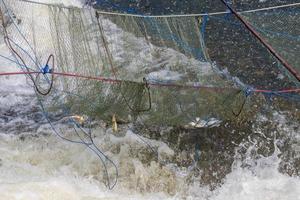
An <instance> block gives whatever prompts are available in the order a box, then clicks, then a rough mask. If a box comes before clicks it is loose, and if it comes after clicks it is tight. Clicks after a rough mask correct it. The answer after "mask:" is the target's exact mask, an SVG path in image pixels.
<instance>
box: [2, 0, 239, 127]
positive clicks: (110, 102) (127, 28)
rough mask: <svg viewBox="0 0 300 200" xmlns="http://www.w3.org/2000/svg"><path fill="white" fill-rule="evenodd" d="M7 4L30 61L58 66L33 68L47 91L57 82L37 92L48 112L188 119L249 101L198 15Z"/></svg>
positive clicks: (16, 40)
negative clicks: (210, 54) (213, 53)
mask: <svg viewBox="0 0 300 200" xmlns="http://www.w3.org/2000/svg"><path fill="white" fill-rule="evenodd" d="M7 5H9V8H7V9H9V10H10V11H9V12H11V13H18V15H16V16H15V19H16V20H18V19H20V20H21V21H19V24H17V25H16V24H13V25H11V26H8V27H7V30H8V32H9V34H8V35H9V40H11V45H12V46H13V48H14V49H16V51H17V52H18V54H19V55H20V57H21V58H22V59H23V60H24V61H25V63H26V67H29V66H30V67H31V68H34V70H38V71H41V70H43V68H44V66H45V65H46V64H47V66H48V67H49V69H51V68H53V70H54V72H55V73H53V74H51V73H45V72H44V73H43V74H38V75H37V76H35V75H31V76H32V77H31V79H33V80H34V83H35V85H36V87H37V88H38V89H39V91H41V92H42V93H46V92H47V91H48V89H49V87H50V86H52V89H51V92H50V94H49V95H47V96H43V95H39V98H40V100H41V102H42V103H43V104H44V109H45V111H46V113H48V114H49V116H59V118H64V117H70V116H74V115H80V116H83V115H86V116H89V118H93V119H102V120H106V121H110V120H111V118H112V116H114V115H115V116H116V117H117V120H118V121H122V122H127V123H129V122H137V121H139V122H143V123H146V124H149V125H166V126H168V125H169V126H179V125H182V126H188V125H190V124H197V121H200V119H208V118H216V119H220V120H222V119H229V118H232V117H234V115H233V114H232V110H237V111H236V112H238V110H239V109H240V107H241V106H242V105H243V103H244V101H245V96H244V94H243V92H241V90H240V89H239V88H238V87H237V86H236V85H234V83H233V82H232V81H228V80H226V79H224V78H222V77H221V76H220V75H219V74H218V73H216V71H215V70H217V67H216V66H214V65H212V64H211V63H210V62H208V61H207V58H206V53H205V46H204V42H203V38H202V35H201V32H200V28H201V26H200V25H201V21H200V19H199V18H195V17H183V18H178V17H174V18H173V17H170V18H146V17H132V16H118V15H106V14H95V12H94V10H90V9H78V8H63V7H60V6H52V5H40V4H32V3H27V2H22V1H13V2H11V1H6V4H4V6H6V7H7ZM24 11H26V12H24ZM14 23H15V22H14ZM16 28H18V29H19V30H20V33H22V35H23V36H24V38H22V37H21V36H20V33H19V32H18V31H16V30H15V29H16ZM16 33H18V34H16ZM25 38H26V40H25ZM25 42H26V43H28V44H26V43H25ZM198 47H200V48H198ZM49 55H53V57H51V58H49ZM53 58H54V59H53ZM54 60H55V61H54ZM47 61H48V62H47ZM19 62H20V61H19ZM24 65H25V64H24ZM44 70H45V69H44ZM65 73H66V74H65ZM78 76H80V77H78ZM99 77H102V78H99Z"/></svg>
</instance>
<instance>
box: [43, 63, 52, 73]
mask: <svg viewBox="0 0 300 200" xmlns="http://www.w3.org/2000/svg"><path fill="white" fill-rule="evenodd" d="M41 72H42V74H50V73H52V69H51V68H50V67H49V65H48V64H46V65H45V67H43V68H42V70H41Z"/></svg>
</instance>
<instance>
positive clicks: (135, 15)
mask: <svg viewBox="0 0 300 200" xmlns="http://www.w3.org/2000/svg"><path fill="white" fill-rule="evenodd" d="M18 1H22V2H27V3H33V4H40V5H45V6H54V7H59V8H65V9H70V8H79V7H76V6H64V5H63V4H50V3H43V2H36V1H31V0H18ZM299 5H300V2H299V3H292V4H285V5H280V6H271V7H266V8H259V9H252V10H245V11H240V12H238V13H240V14H242V13H252V12H259V11H267V10H273V9H279V8H287V7H293V6H299ZM89 9H90V8H89ZM97 12H99V13H100V14H107V15H118V16H132V17H149V18H170V17H200V16H206V15H209V16H213V15H223V14H227V13H230V12H228V11H223V12H212V13H198V14H182V15H138V14H126V13H115V12H106V11H99V10H98V11H97Z"/></svg>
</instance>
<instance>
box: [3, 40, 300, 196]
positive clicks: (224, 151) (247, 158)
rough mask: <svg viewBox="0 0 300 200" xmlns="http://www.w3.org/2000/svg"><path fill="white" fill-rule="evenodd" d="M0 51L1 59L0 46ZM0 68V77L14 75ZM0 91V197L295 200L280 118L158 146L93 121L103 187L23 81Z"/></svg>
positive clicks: (183, 135) (295, 124) (293, 170)
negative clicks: (111, 176)
mask: <svg viewBox="0 0 300 200" xmlns="http://www.w3.org/2000/svg"><path fill="white" fill-rule="evenodd" d="M0 53H1V55H5V56H7V57H10V54H9V51H8V50H7V48H6V46H5V45H4V43H3V42H1V44H0ZM0 63H1V68H0V72H9V71H16V70H18V68H17V67H15V66H14V64H13V63H11V62H10V61H7V60H5V59H2V58H1V59H0ZM0 85H1V87H0V194H1V195H0V199H3V200H8V199H9V200H29V199H30V200H40V199H41V200H50V199H51V200H52V199H55V200H56V199H57V200H76V199H80V200H96V199H200V200H202V199H203V200H204V199H209V200H227V199H228V200H229V199H230V200H232V199H233V200H248V199H249V200H250V199H257V200H277V199H278V200H297V199H299V200H300V190H299V188H300V178H299V176H300V134H299V133H300V127H299V121H297V120H296V119H297V118H296V119H293V118H292V117H290V113H289V112H279V111H274V112H273V113H272V114H271V115H263V114H259V115H258V116H257V119H256V121H255V122H254V123H253V124H251V125H249V126H247V131H244V130H235V131H233V130H234V129H233V130H232V131H228V130H227V131H225V130H226V127H225V128H223V129H216V130H212V131H210V130H209V131H203V130H202V131H201V130H195V131H192V132H186V131H184V130H177V131H174V130H164V131H163V132H161V133H160V134H161V135H163V137H162V138H165V139H155V137H151V138H152V139H147V138H146V137H143V136H140V135H146V134H145V133H143V132H141V133H138V134H136V133H134V132H133V131H131V130H129V129H128V128H127V127H126V126H125V127H121V130H120V132H119V133H117V134H116V133H113V132H112V130H111V128H110V127H109V126H103V125H101V124H100V125H99V126H97V127H95V128H94V130H93V133H94V137H95V139H94V140H95V143H96V144H97V145H99V146H101V148H102V149H104V151H105V152H106V154H107V155H108V156H109V157H110V158H111V159H112V160H113V161H114V162H115V163H116V164H117V166H118V171H119V179H118V184H117V186H116V187H115V188H114V189H113V190H108V189H107V188H106V187H105V185H104V183H103V182H104V181H103V180H104V175H103V166H102V165H101V163H100V161H99V159H98V158H97V157H96V156H95V155H94V154H92V153H91V152H90V151H89V150H88V149H87V148H86V147H84V146H81V145H76V144H72V143H68V142H65V141H62V140H60V139H59V138H58V137H57V136H56V135H55V134H54V133H53V131H52V130H51V127H50V126H49V124H47V123H46V121H45V120H44V117H43V114H42V113H41V110H40V108H39V106H38V104H37V100H36V98H35V94H34V90H33V88H32V87H31V86H30V85H31V83H30V82H29V81H28V80H27V79H26V78H25V77H23V76H9V77H0ZM295 112H297V110H296V111H295ZM62 126H63V124H62ZM245 132H247V133H245ZM69 134H70V135H72V132H71V131H70V133H69ZM227 134H230V137H229V136H228V135H227ZM245 135H246V136H245ZM240 136H243V137H240ZM71 137H72V136H71ZM170 138H171V139H170ZM232 138H234V139H232ZM237 138H240V139H237ZM194 140H197V141H198V142H195V141H194ZM145 141H146V143H145ZM149 145H151V146H152V148H153V149H155V152H156V153H157V155H156V154H154V153H153V152H152V149H150V148H149ZM222 145H223V147H222ZM224 145H229V148H227V147H226V148H225V147H224ZM197 146H199V147H197ZM220 146H221V147H220ZM162 161H163V162H162Z"/></svg>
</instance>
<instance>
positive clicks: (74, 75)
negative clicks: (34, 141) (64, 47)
mask: <svg viewBox="0 0 300 200" xmlns="http://www.w3.org/2000/svg"><path fill="white" fill-rule="evenodd" d="M41 73H42V72H4V73H0V76H15V75H27V74H41ZM51 74H54V75H58V76H64V77H74V78H83V79H88V80H97V81H102V82H108V83H122V82H124V80H120V79H113V78H105V77H100V76H85V75H80V74H74V73H64V72H53V73H51ZM127 82H132V83H139V82H134V81H127ZM148 85H149V86H153V87H177V88H183V89H184V88H186V89H191V88H192V89H204V90H211V91H220V92H221V91H225V90H228V89H231V90H239V89H236V88H219V87H208V86H200V85H179V84H167V83H165V84H160V83H149V84H148ZM253 92H255V93H282V94H283V93H298V92H299V93H300V88H291V89H282V90H278V91H274V90H263V89H254V90H253Z"/></svg>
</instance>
